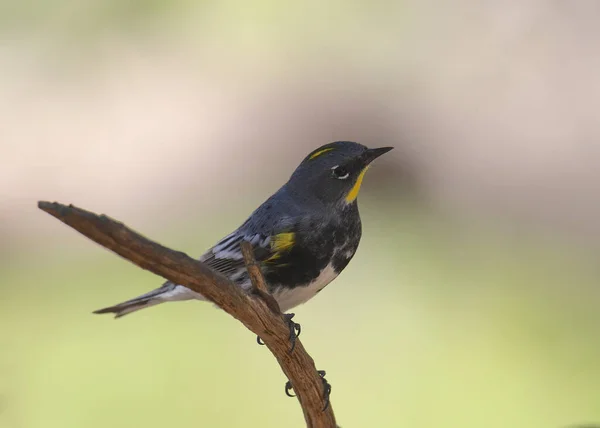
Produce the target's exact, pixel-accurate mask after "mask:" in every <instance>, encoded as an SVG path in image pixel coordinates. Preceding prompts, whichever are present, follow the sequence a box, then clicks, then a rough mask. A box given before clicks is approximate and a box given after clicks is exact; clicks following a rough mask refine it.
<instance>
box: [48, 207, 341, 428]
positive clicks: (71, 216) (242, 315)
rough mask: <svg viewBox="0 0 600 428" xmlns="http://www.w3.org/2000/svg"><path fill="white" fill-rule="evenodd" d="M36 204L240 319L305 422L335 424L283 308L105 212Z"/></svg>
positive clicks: (326, 427) (321, 427)
mask: <svg viewBox="0 0 600 428" xmlns="http://www.w3.org/2000/svg"><path fill="white" fill-rule="evenodd" d="M38 207H39V208H40V209H42V210H44V211H46V212H47V213H49V214H50V215H52V216H54V217H56V218H57V219H59V220H60V221H62V222H63V223H65V224H67V225H69V226H71V227H72V228H73V229H75V230H77V231H78V232H80V233H81V234H83V235H85V236H87V237H88V238H89V239H91V240H92V241H94V242H97V243H98V244H100V245H102V246H103V247H105V248H108V249H109V250H111V251H113V252H115V253H117V254H118V255H120V256H121V257H123V258H125V259H127V260H129V261H130V262H132V263H134V264H135V265H137V266H139V267H141V268H143V269H146V270H149V271H150V272H153V273H155V274H157V275H160V276H162V277H164V278H166V279H168V280H170V281H172V282H174V283H177V284H181V285H184V286H186V287H188V288H190V289H191V290H193V291H195V292H197V293H200V294H202V295H203V296H204V297H206V298H207V299H209V300H211V301H213V302H214V303H216V304H217V305H218V306H219V307H220V308H222V309H223V310H224V311H226V312H227V313H228V314H230V315H231V316H233V317H234V318H236V319H238V320H239V321H240V322H242V323H243V324H244V325H245V326H246V327H247V328H248V329H249V330H251V331H252V332H253V333H254V334H256V335H258V336H260V337H261V338H262V339H263V341H264V343H265V344H266V345H267V347H268V348H269V350H270V351H271V352H272V353H273V355H274V356H275V358H276V359H277V361H278V362H279V365H280V366H281V369H282V370H283V373H284V374H285V375H286V377H287V378H288V379H289V380H290V381H291V382H292V385H293V386H294V391H295V392H296V395H297V397H298V400H299V401H300V405H301V406H302V410H303V412H304V418H305V420H306V425H307V427H309V428H335V427H336V423H335V416H334V414H333V410H332V408H331V405H330V406H329V407H328V408H327V409H326V410H325V411H323V382H322V380H321V377H320V376H319V374H318V373H317V370H316V368H315V364H314V361H313V359H312V358H311V357H310V355H308V353H307V352H306V350H305V349H304V347H303V346H302V343H301V342H300V341H299V340H298V341H297V342H296V346H295V350H294V352H292V353H290V352H289V326H288V324H287V323H286V321H285V319H284V317H283V316H282V315H281V313H280V312H279V311H274V310H273V308H271V307H270V306H269V305H268V304H266V303H265V301H264V300H263V299H254V298H252V297H251V295H249V294H246V293H244V291H243V290H242V289H241V288H239V287H237V286H236V285H235V284H233V283H232V282H231V281H229V280H228V279H227V278H225V277H224V276H222V275H220V274H218V273H217V272H214V271H213V270H211V269H210V268H208V267H207V266H205V265H204V264H202V263H201V262H199V261H197V260H194V259H192V258H190V257H188V256H187V255H186V254H184V253H182V252H179V251H174V250H171V249H169V248H167V247H164V246H162V245H160V244H158V243H156V242H153V241H151V240H149V239H147V238H145V237H143V236H141V235H139V234H138V233H136V232H134V231H132V230H131V229H129V228H127V227H126V226H125V225H123V224H122V223H119V222H117V221H115V220H113V219H111V218H109V217H107V216H105V215H100V216H99V215H96V214H94V213H91V212H89V211H85V210H83V209H81V208H77V207H74V206H72V205H69V206H66V205H62V204H59V203H56V202H54V203H51V202H43V201H41V202H39V203H38ZM259 273H260V270H259ZM257 287H259V286H257ZM259 289H260V288H259ZM265 289H266V288H265ZM263 293H264V292H263ZM267 294H268V293H267ZM265 411H268V409H265Z"/></svg>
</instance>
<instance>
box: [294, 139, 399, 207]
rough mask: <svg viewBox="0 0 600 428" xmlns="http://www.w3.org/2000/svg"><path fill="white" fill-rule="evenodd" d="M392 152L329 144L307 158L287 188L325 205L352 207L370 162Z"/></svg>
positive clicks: (341, 143) (295, 172)
mask: <svg viewBox="0 0 600 428" xmlns="http://www.w3.org/2000/svg"><path fill="white" fill-rule="evenodd" d="M392 149H393V147H381V148H377V149H369V148H367V147H365V146H363V145H362V144H358V143H353V142H351V141H336V142H334V143H330V144H326V145H324V146H321V147H319V148H318V149H316V150H313V151H312V152H311V153H309V154H308V155H307V156H306V158H304V160H303V161H302V163H301V164H300V165H299V166H298V168H296V170H295V171H294V173H293V174H292V176H291V178H290V180H289V182H288V183H287V186H288V188H289V190H291V191H292V192H293V193H295V194H296V195H298V196H302V197H315V198H317V199H319V200H320V201H322V202H324V203H326V204H339V203H342V204H352V203H353V202H355V201H356V198H357V196H358V192H359V191H360V186H361V184H362V180H363V177H364V175H365V172H366V171H367V169H368V168H369V166H370V164H371V162H373V160H375V159H376V158H378V157H379V156H381V155H382V154H384V153H387V152H389V151H390V150H392Z"/></svg>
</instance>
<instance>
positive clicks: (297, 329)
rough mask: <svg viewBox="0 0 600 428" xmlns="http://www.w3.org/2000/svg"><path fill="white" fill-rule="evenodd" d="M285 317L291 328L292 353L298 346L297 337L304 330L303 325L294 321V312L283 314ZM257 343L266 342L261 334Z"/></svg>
mask: <svg viewBox="0 0 600 428" xmlns="http://www.w3.org/2000/svg"><path fill="white" fill-rule="evenodd" d="M283 318H284V319H285V321H286V322H287V323H288V326H289V329H290V343H291V344H292V346H291V347H290V354H291V353H292V352H293V351H294V348H295V347H296V338H297V337H298V336H300V333H301V332H302V327H301V326H300V324H298V323H297V322H294V321H292V318H294V314H283ZM256 343H258V344H259V345H264V344H265V342H263V341H262V339H261V338H260V336H256Z"/></svg>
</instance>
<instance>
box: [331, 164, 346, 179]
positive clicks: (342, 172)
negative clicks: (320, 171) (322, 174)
mask: <svg viewBox="0 0 600 428" xmlns="http://www.w3.org/2000/svg"><path fill="white" fill-rule="evenodd" d="M331 171H332V173H333V176H334V177H335V178H337V179H338V180H345V179H346V178H348V177H350V173H349V172H348V170H347V169H346V168H344V167H343V166H339V165H336V166H334V167H333V168H331Z"/></svg>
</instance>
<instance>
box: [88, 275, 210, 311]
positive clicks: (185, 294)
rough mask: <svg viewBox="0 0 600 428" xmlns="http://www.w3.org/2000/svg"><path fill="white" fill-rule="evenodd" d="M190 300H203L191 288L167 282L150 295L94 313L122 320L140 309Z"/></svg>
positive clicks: (143, 295)
mask: <svg viewBox="0 0 600 428" xmlns="http://www.w3.org/2000/svg"><path fill="white" fill-rule="evenodd" d="M189 299H203V298H202V296H200V295H199V294H197V293H194V292H193V291H192V290H190V289H189V288H186V287H183V286H181V285H175V284H173V283H170V282H167V283H165V284H164V285H163V286H162V287H160V288H157V289H156V290H152V291H150V292H149V293H146V294H142V295H141V296H138V297H136V298H134V299H131V300H127V301H125V302H123V303H119V304H118V305H114V306H108V307H106V308H102V309H98V310H96V311H94V313H95V314H115V318H120V317H122V316H124V315H127V314H130V313H132V312H135V311H139V310H140V309H144V308H149V307H150V306H154V305H158V304H159V303H163V302H169V301H177V300H189Z"/></svg>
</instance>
